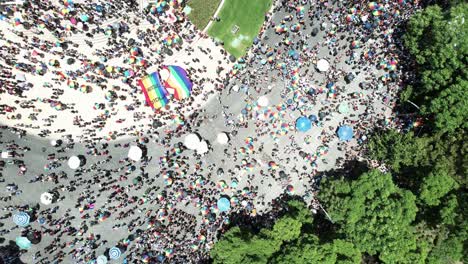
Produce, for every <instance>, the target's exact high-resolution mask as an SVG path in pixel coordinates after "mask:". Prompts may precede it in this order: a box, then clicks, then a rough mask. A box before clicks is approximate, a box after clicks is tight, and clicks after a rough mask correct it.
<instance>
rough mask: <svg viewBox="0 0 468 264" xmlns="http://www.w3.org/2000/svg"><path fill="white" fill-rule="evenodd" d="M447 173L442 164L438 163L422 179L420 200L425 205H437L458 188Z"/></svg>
mask: <svg viewBox="0 0 468 264" xmlns="http://www.w3.org/2000/svg"><path fill="white" fill-rule="evenodd" d="M448 171H449V170H448V169H447V168H446V167H445V166H444V165H442V163H439V164H437V165H436V166H435V167H434V170H433V171H431V172H430V173H429V175H428V176H427V177H425V178H424V179H423V182H422V184H421V194H420V198H421V200H422V201H423V202H424V203H425V204H427V205H430V206H435V205H439V204H440V199H441V198H442V197H444V196H445V195H446V194H447V193H449V192H450V191H451V190H453V189H455V188H457V187H458V184H457V182H456V181H455V180H454V179H453V177H451V176H450V175H449V174H448Z"/></svg>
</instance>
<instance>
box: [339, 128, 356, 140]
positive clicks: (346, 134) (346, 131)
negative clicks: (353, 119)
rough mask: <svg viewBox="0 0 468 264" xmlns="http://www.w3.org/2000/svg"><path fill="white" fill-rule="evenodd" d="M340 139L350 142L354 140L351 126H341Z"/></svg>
mask: <svg viewBox="0 0 468 264" xmlns="http://www.w3.org/2000/svg"><path fill="white" fill-rule="evenodd" d="M338 137H339V138H340V140H341V141H349V140H351V139H352V138H353V129H352V128H351V127H350V126H341V127H340V128H339V129H338Z"/></svg>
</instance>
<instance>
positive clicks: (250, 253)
mask: <svg viewBox="0 0 468 264" xmlns="http://www.w3.org/2000/svg"><path fill="white" fill-rule="evenodd" d="M286 209H287V212H286V214H285V215H284V216H282V217H280V218H279V219H278V220H277V221H276V222H275V224H274V226H273V229H267V228H263V229H261V230H260V232H259V233H258V234H253V233H252V232H250V231H247V230H242V229H240V228H239V227H233V228H231V229H230V230H228V231H227V232H226V233H225V234H224V235H223V236H222V238H221V239H220V240H219V241H218V242H217V243H216V244H215V246H214V248H213V249H212V250H211V257H212V258H213V260H214V263H227V264H229V263H268V261H269V259H270V258H271V257H272V256H273V254H274V253H276V252H278V251H279V250H280V248H281V246H282V245H283V243H287V242H290V241H293V240H297V239H298V238H299V236H300V235H301V230H302V227H303V225H305V224H311V223H312V214H311V212H310V210H309V209H308V208H307V206H306V205H305V204H304V203H303V202H299V201H295V200H293V201H289V203H288V206H287V208H286Z"/></svg>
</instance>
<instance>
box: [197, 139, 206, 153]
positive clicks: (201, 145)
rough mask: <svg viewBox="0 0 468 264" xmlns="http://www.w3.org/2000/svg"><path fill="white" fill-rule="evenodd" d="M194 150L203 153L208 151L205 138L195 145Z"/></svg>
mask: <svg viewBox="0 0 468 264" xmlns="http://www.w3.org/2000/svg"><path fill="white" fill-rule="evenodd" d="M195 151H196V152H197V153H198V154H205V153H207V152H208V142H206V141H205V140H202V141H201V142H200V143H199V144H198V145H197V148H196V149H195Z"/></svg>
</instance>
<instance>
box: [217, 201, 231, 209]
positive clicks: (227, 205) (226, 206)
mask: <svg viewBox="0 0 468 264" xmlns="http://www.w3.org/2000/svg"><path fill="white" fill-rule="evenodd" d="M217 205H218V209H219V211H221V212H226V211H229V209H231V202H230V201H229V199H228V198H226V197H221V198H219V200H218V203H217Z"/></svg>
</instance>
